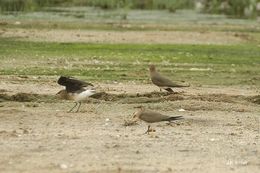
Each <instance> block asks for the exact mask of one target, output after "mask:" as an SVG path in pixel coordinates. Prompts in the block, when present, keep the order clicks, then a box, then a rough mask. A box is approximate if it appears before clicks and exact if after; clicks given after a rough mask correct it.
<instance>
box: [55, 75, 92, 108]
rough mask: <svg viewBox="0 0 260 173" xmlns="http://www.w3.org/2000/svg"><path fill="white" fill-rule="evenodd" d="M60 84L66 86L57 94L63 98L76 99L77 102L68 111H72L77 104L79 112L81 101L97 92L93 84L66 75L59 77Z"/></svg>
mask: <svg viewBox="0 0 260 173" xmlns="http://www.w3.org/2000/svg"><path fill="white" fill-rule="evenodd" d="M58 84H60V85H62V86H65V87H66V88H65V90H61V91H59V92H58V93H57V94H56V95H59V96H60V97H61V98H62V99H67V100H74V101H75V103H76V104H75V105H74V106H73V107H72V108H71V109H70V110H69V111H68V112H72V110H73V109H74V108H75V107H76V106H77V105H78V108H77V110H76V112H78V111H79V108H80V106H81V101H83V100H86V99H87V97H89V96H91V95H93V94H95V93H96V92H95V89H94V85H93V84H91V83H88V82H84V81H81V80H78V79H73V78H70V77H66V76H61V77H60V78H59V79H58Z"/></svg>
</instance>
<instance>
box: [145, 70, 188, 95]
mask: <svg viewBox="0 0 260 173" xmlns="http://www.w3.org/2000/svg"><path fill="white" fill-rule="evenodd" d="M149 69H150V77H151V80H152V82H153V84H154V85H156V86H158V87H159V88H160V91H161V89H165V90H166V91H168V92H173V90H172V89H171V88H175V87H189V86H190V84H181V83H180V82H172V81H171V80H170V79H168V78H167V77H164V76H162V75H161V74H160V73H158V72H157V71H156V68H155V66H154V65H151V66H150V68H149Z"/></svg>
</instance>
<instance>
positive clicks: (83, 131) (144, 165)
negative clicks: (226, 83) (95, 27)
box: [0, 76, 260, 173]
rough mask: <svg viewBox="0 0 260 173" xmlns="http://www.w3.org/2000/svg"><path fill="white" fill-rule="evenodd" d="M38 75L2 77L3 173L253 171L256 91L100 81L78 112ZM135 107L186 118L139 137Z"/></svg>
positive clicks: (141, 128) (141, 127) (159, 125)
mask: <svg viewBox="0 0 260 173" xmlns="http://www.w3.org/2000/svg"><path fill="white" fill-rule="evenodd" d="M2 77H3V76H2ZM40 80H41V79H39V80H37V81H29V82H27V83H25V82H24V81H17V80H12V79H10V78H8V79H6V80H5V79H4V78H3V80H2V81H3V82H4V84H3V85H1V89H0V91H1V92H0V100H1V103H0V151H1V156H3V157H1V158H0V163H1V164H0V170H2V172H35V171H36V172H50V171H51V172H53V173H59V172H64V171H65V172H147V173H148V172H149V173H150V172H154V173H155V172H162V173H165V172H200V173H201V172H205V173H206V172H208V170H209V168H210V169H211V170H212V172H213V173H217V172H238V173H243V172H257V171H258V168H259V164H258V160H259V159H258V155H257V140H258V138H259V112H260V109H259V105H258V99H259V94H257V93H258V91H256V90H254V89H248V88H245V87H240V88H239V87H237V88H235V87H230V88H224V87H223V86H221V87H219V88H218V87H217V86H212V87H203V86H200V87H198V88H193V87H190V88H185V90H177V91H178V92H179V93H176V94H169V93H167V92H159V90H158V88H156V87H154V86H153V85H146V84H135V85H132V84H100V87H101V88H102V90H103V91H101V92H99V93H98V94H96V95H94V97H95V98H90V99H89V100H88V101H87V102H86V103H83V104H82V106H81V108H80V112H79V113H67V110H69V109H70V108H71V107H72V106H73V105H74V103H72V101H66V100H64V101H63V100H60V99H58V98H56V97H55V93H57V92H58V91H59V90H60V89H61V87H60V86H57V84H56V82H53V79H50V80H47V79H44V82H41V83H40ZM42 80H43V79H42ZM13 81H16V82H13ZM136 91H138V93H137V92H136ZM36 93H37V94H36ZM122 93H123V94H122ZM140 105H142V106H144V107H146V108H149V109H152V110H155V111H158V112H160V113H163V114H165V115H169V116H183V118H184V119H183V120H180V121H176V122H174V123H173V124H165V123H155V124H152V128H153V129H155V132H152V133H151V134H150V135H144V132H145V131H146V129H147V124H145V123H144V122H137V123H133V122H131V121H130V120H131V117H132V115H133V113H134V112H136V111H137V107H138V106H140ZM173 156H174V157H173Z"/></svg>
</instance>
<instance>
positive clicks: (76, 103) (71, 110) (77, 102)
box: [68, 102, 78, 112]
mask: <svg viewBox="0 0 260 173" xmlns="http://www.w3.org/2000/svg"><path fill="white" fill-rule="evenodd" d="M75 103H76V104H75V105H74V106H73V107H72V108H71V109H70V110H69V111H68V112H72V110H73V109H74V108H75V107H76V106H77V105H78V102H75Z"/></svg>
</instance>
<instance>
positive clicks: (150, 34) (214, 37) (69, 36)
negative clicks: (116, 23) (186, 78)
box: [1, 29, 248, 44]
mask: <svg viewBox="0 0 260 173" xmlns="http://www.w3.org/2000/svg"><path fill="white" fill-rule="evenodd" d="M1 37H7V38H10V37H14V38H19V39H21V40H28V41H47V42H85V43H142V44H144V43H154V44H237V43H243V42H246V41H248V37H246V38H245V37H240V36H238V35H237V34H236V33H230V32H189V31H185V32H182V31H124V32H122V31H90V30H73V31H72V30H58V29H56V30H40V31H39V30H36V29H8V30H6V31H2V33H1Z"/></svg>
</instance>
